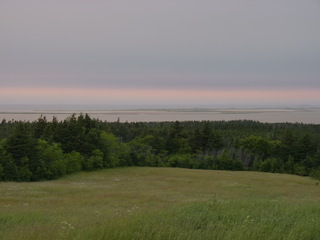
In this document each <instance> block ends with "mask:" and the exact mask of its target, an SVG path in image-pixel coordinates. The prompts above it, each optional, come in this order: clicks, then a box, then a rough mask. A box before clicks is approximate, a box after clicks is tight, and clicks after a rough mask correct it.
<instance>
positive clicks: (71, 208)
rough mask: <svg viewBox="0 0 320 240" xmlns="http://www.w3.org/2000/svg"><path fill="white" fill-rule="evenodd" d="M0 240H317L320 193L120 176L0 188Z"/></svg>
mask: <svg viewBox="0 0 320 240" xmlns="http://www.w3.org/2000/svg"><path fill="white" fill-rule="evenodd" d="M0 196H1V198H0V213H1V214H0V239H1V240H11V239H12V240H13V239H14V240H28V239H30V240H31V239H32V240H37V239H39V240H40V239H41V240H42V239H46V240H51V239H52V240H53V239H62V240H64V239H96V240H98V239H108V240H112V239H114V240H122V239H150V240H154V239H159V240H160V239H163V240H171V239H177V240H178V239H181V240H185V239H190V240H196V239H199V240H200V239H201V240H205V239H245V240H248V239H260V240H261V239H274V240H278V239H297V240H298V239H299V240H300V239H308V240H311V239H320V232H319V224H320V204H319V202H320V186H319V185H318V184H317V181H316V180H312V179H310V178H308V177H299V176H294V175H286V174H271V173H258V172H229V171H213V170H187V169H178V168H135V167H134V168H118V169H107V170H101V171H97V172H81V173H77V174H73V175H69V176H65V177H63V178H61V179H59V180H55V181H47V182H32V183H13V182H2V183H0Z"/></svg>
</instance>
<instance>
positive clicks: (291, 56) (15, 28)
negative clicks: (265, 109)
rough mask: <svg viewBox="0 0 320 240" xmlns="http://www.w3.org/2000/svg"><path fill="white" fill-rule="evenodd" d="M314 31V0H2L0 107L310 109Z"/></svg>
mask: <svg viewBox="0 0 320 240" xmlns="http://www.w3.org/2000/svg"><path fill="white" fill-rule="evenodd" d="M319 29H320V1H318V0H303V1H302V0H219V1H218V0H198V1H195V0H161V1H159V0H157V1H156V0H154V1H153V0H134V1H132V0H105V1H103V0H92V1H88V0H56V1H52V0H0V88H1V89H0V93H1V95H0V101H1V102H2V103H36V102H39V101H40V102H43V103H61V102H65V101H67V102H68V101H70V103H71V102H72V103H75V102H77V101H79V103H83V102H81V101H83V100H84V99H85V101H86V102H89V103H98V102H99V103H103V102H104V101H109V102H110V101H113V102H117V101H118V102H119V103H121V104H125V103H126V102H128V103H130V102H136V103H142V102H145V101H150V102H152V103H158V104H161V102H162V101H164V102H165V101H166V99H167V97H166V94H167V93H168V94H169V95H170V93H172V91H176V92H179V93H181V94H182V95H183V94H184V95H183V96H184V97H182V95H179V94H178V95H177V99H176V100H177V102H184V101H185V102H188V101H189V102H190V103H192V102H199V104H200V103H210V101H215V102H216V101H221V103H223V101H226V99H224V100H223V96H230V94H233V95H234V94H235V91H238V93H239V95H237V96H239V99H237V98H234V99H233V100H232V101H233V102H239V101H240V102H241V101H242V100H243V102H244V103H245V100H244V99H243V97H241V96H243V95H244V94H247V92H246V91H250V92H251V93H252V94H253V95H252V98H250V100H247V101H257V103H258V102H259V101H260V102H261V103H266V102H268V97H266V96H267V95H266V96H265V97H264V99H260V98H259V94H258V95H257V94H256V93H258V92H259V91H268V92H269V93H270V94H272V93H275V92H276V93H277V94H278V95H279V96H278V95H277V96H278V97H279V99H277V101H280V102H281V97H280V95H281V94H280V93H279V92H281V91H284V92H285V93H286V94H287V96H289V95H288V94H289V93H290V94H291V95H290V96H293V95H292V94H293V93H295V94H297V93H299V92H300V93H301V96H300V97H299V94H297V96H296V98H294V97H291V98H290V99H285V97H284V99H283V102H284V103H286V102H288V103H290V102H291V101H293V102H294V103H295V104H296V103H297V104H299V103H300V102H301V104H317V103H319V102H318V101H320V97H319V96H320V30H319ZM44 89H46V91H48V94H47V95H43V94H40V92H41V91H42V92H43V90H44ZM83 89H90V90H88V92H87V93H88V94H89V93H90V94H92V98H88V94H85V93H84V92H82V90H83ZM95 89H96V90H99V91H100V94H101V95H103V94H102V93H101V91H105V93H106V94H107V93H108V94H109V95H110V94H111V93H112V92H113V93H115V92H116V93H117V94H120V95H121V93H122V92H121V90H123V94H127V95H126V96H127V97H126V98H125V99H123V98H121V99H120V98H119V99H117V98H116V97H113V98H112V99H111V98H108V97H107V96H105V97H102V96H101V97H99V98H94V96H95V95H96V93H95ZM61 90H63V91H66V92H68V91H70V94H71V95H72V94H73V98H72V101H71V100H70V99H68V98H66V96H65V95H67V94H65V95H63V96H61V95H59V93H61ZM204 90H205V91H206V94H207V95H208V96H209V95H210V94H209V92H210V91H212V94H214V93H217V92H219V91H220V93H221V92H224V93H225V95H223V94H222V95H221V98H220V100H219V99H217V98H215V99H213V98H212V99H210V97H207V98H205V99H203V98H201V99H200V100H199V99H198V98H197V96H201V91H204ZM72 91H76V92H72ZM152 91H155V92H156V93H157V94H158V95H159V96H157V98H153V96H152V95H153V94H151V95H150V94H147V93H148V92H149V93H152ZM190 91H195V92H194V95H193V97H191V96H190ZM308 91H311V92H312V93H311V95H312V94H313V95H312V96H311V97H310V99H309V98H308V97H305V96H308V95H309V94H308ZM241 92H242V95H241V94H240V93H241ZM254 92H255V94H254ZM306 93H307V94H306ZM82 94H83V95H82ZM130 94H131V95H130ZM143 94H145V95H143ZM188 94H189V96H190V98H189V97H188ZM228 94H229V95H228ZM111 95H112V94H111ZM138 95H139V96H138ZM169 95H168V96H169ZM191 95H192V94H191ZM284 95H285V94H284ZM48 96H50V97H48ZM129 96H132V98H130V97H129ZM144 96H145V97H144ZM161 96H163V98H161ZM179 96H180V99H179ZM234 96H235V95H234ZM302 96H304V97H302ZM309 96H310V95H309ZM317 96H318V97H317ZM138 98H139V100H137V99H138ZM229 98H230V97H229ZM270 98H272V96H270ZM170 99H171V100H170V101H173V102H174V101H175V98H174V94H173V96H171V98H170ZM269 100H270V103H271V102H272V101H274V99H269ZM294 100H295V101H294ZM232 101H229V102H228V103H230V104H232ZM1 102H0V103H1Z"/></svg>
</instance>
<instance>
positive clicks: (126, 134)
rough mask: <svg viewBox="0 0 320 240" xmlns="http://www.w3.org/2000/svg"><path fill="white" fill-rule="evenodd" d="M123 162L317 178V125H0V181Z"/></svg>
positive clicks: (77, 119)
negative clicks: (288, 174) (251, 171)
mask: <svg viewBox="0 0 320 240" xmlns="http://www.w3.org/2000/svg"><path fill="white" fill-rule="evenodd" d="M123 166H152V167H181V168H194V169H217V170H237V171H238V170H254V171H263V172H274V173H290V174H297V175H301V176H312V177H314V178H318V179H320V125H318V124H302V123H295V124H293V123H260V122H256V121H246V120H245V121H183V122H179V121H176V122H148V123H147V122H133V123H128V122H125V123H121V122H119V121H116V122H106V121H100V120H98V119H93V118H91V117H90V116H89V115H88V114H79V115H76V114H73V115H71V116H70V117H68V118H67V119H65V120H63V121H58V120H57V118H56V117H53V119H52V120H50V121H48V120H47V119H46V117H45V116H41V117H39V119H38V120H37V121H34V122H22V121H13V120H12V121H6V120H5V119H4V120H2V122H1V124H0V180H2V181H40V180H49V179H56V178H59V177H61V176H63V175H65V174H68V173H73V172H78V171H91V170H96V169H103V168H113V167H123Z"/></svg>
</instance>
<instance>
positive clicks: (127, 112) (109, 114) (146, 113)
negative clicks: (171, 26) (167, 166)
mask: <svg viewBox="0 0 320 240" xmlns="http://www.w3.org/2000/svg"><path fill="white" fill-rule="evenodd" d="M80 113H83V114H86V113H87V114H89V115H90V116H91V117H92V118H97V119H100V120H102V121H108V122H113V121H117V120H118V119H120V121H121V122H162V121H176V120H178V121H230V120H254V121H260V122H269V123H275V122H293V123H294V122H299V123H313V124H320V108H302V107H301V108H185V109H183V108H179V109H173V108H168V109H165V108H163V109H154V108H153V109H118V110H117V109H112V110H92V109H87V110H86V109H82V110H81V109H77V110H72V109H69V110H68V109H64V110H57V109H54V110H52V109H51V110H50V109H48V110H44V109H35V110H27V109H24V110H17V109H12V110H10V109H6V110H3V109H1V108H0V119H1V120H3V119H6V120H7V121H9V120H16V121H35V120H37V119H38V118H39V117H40V116H41V115H42V116H46V118H47V120H48V121H51V120H52V118H53V117H54V116H55V117H57V119H58V120H59V121H61V120H64V119H66V118H67V117H69V116H71V115H72V114H80Z"/></svg>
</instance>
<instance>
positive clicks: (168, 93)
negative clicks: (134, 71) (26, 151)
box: [0, 88, 320, 104]
mask: <svg viewBox="0 0 320 240" xmlns="http://www.w3.org/2000/svg"><path fill="white" fill-rule="evenodd" d="M106 101H109V102H112V103H117V102H119V103H121V104H124V103H160V104H161V103H168V102H170V103H211V102H217V101H220V102H221V103H223V102H228V103H241V102H244V103H248V102H253V103H254V102H256V103H269V102H270V103H275V102H281V101H285V102H290V101H295V102H298V101H302V103H306V102H310V103H319V102H320V90H317V89H316V90H312V89H306V90H297V89H292V90H259V89H257V90H172V89H170V90H164V89H158V90H156V89H105V88H102V89H95V88H88V89H85V88H1V89H0V103H44V104H45V103H52V104H55V103H66V104H67V103H79V104H83V103H103V102H106Z"/></svg>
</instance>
